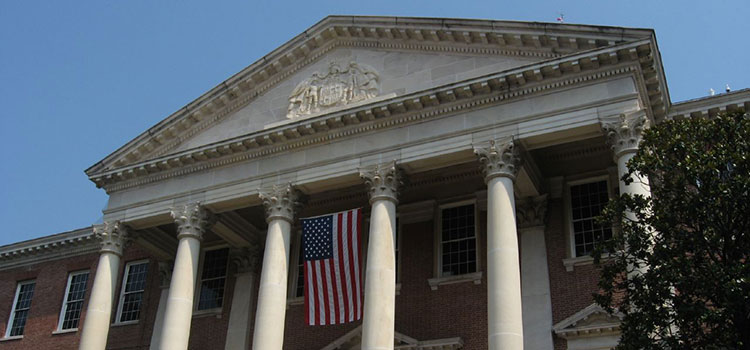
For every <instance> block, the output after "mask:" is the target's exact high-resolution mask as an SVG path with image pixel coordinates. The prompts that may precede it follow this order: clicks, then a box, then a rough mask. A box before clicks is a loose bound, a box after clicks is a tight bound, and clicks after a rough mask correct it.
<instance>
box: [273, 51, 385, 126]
mask: <svg viewBox="0 0 750 350" xmlns="http://www.w3.org/2000/svg"><path fill="white" fill-rule="evenodd" d="M379 93H380V76H379V74H378V73H377V72H376V71H375V69H373V68H372V67H370V66H368V65H365V64H358V63H356V62H354V61H352V62H349V64H348V65H342V64H339V63H338V62H330V63H329V65H328V70H327V71H326V72H322V73H321V72H314V73H313V74H312V75H311V76H310V78H308V79H305V80H303V81H302V82H300V83H299V84H297V86H296V87H295V88H294V90H293V91H292V94H291V96H289V108H288V110H287V114H286V117H287V118H289V119H294V118H299V117H302V116H305V115H311V114H316V113H320V112H325V111H326V110H330V109H333V108H336V107H343V106H346V105H350V104H353V103H358V102H363V101H367V100H370V99H372V98H374V97H376V96H378V94H379Z"/></svg>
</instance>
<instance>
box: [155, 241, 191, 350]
mask: <svg viewBox="0 0 750 350" xmlns="http://www.w3.org/2000/svg"><path fill="white" fill-rule="evenodd" d="M200 246H201V243H200V240H198V239H197V238H196V237H195V236H192V235H186V236H183V237H181V238H180V241H179V243H178V244H177V256H176V257H175V261H174V270H173V271H172V281H171V283H170V285H169V294H168V296H167V309H166V311H165V313H164V324H163V325H162V333H161V339H160V341H159V349H160V350H185V349H187V348H188V341H189V340H190V323H191V321H192V319H193V298H194V293H195V279H196V278H197V275H198V258H199V255H200Z"/></svg>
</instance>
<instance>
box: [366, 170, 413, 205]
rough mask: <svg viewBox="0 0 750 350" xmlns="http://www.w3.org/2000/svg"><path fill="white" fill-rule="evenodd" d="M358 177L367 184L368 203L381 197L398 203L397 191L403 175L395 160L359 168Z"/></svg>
mask: <svg viewBox="0 0 750 350" xmlns="http://www.w3.org/2000/svg"><path fill="white" fill-rule="evenodd" d="M359 177H361V178H362V179H363V180H364V181H365V185H367V190H368V193H369V196H370V204H372V203H375V202H376V201H378V200H382V199H385V200H389V201H392V202H394V203H396V204H398V191H399V189H400V187H401V186H402V185H403V181H402V180H403V177H404V176H403V173H402V172H401V171H400V170H399V169H398V168H397V167H396V161H395V160H394V161H391V162H388V163H380V164H375V165H371V166H368V167H364V168H360V169H359Z"/></svg>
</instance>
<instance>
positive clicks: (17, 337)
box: [0, 335, 23, 341]
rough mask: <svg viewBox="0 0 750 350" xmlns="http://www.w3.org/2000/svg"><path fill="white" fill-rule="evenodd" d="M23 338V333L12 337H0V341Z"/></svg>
mask: <svg viewBox="0 0 750 350" xmlns="http://www.w3.org/2000/svg"><path fill="white" fill-rule="evenodd" d="M21 339H23V336H22V335H14V336H12V337H4V338H0V341H11V340H21Z"/></svg>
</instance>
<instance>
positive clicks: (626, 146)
mask: <svg viewBox="0 0 750 350" xmlns="http://www.w3.org/2000/svg"><path fill="white" fill-rule="evenodd" d="M648 126H649V120H648V117H646V113H645V112H644V111H637V112H634V113H630V114H621V115H620V116H619V118H618V119H617V120H613V121H608V122H602V130H603V131H604V133H605V134H606V135H607V139H608V140H607V141H608V142H609V144H610V146H612V152H614V160H615V162H617V174H618V177H620V193H622V194H625V193H628V194H632V195H638V194H640V195H643V196H646V197H649V196H651V190H650V189H649V185H648V179H647V178H646V177H642V176H638V175H637V174H636V176H635V178H633V182H631V183H630V184H626V183H625V182H624V181H622V176H623V175H625V173H627V172H628V167H627V163H628V161H629V160H630V159H631V158H633V156H634V155H635V153H636V152H638V145H639V144H640V143H641V139H642V134H643V130H644V129H646V128H648Z"/></svg>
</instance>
